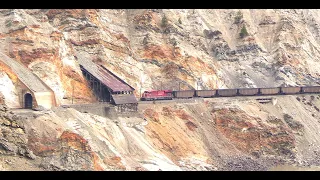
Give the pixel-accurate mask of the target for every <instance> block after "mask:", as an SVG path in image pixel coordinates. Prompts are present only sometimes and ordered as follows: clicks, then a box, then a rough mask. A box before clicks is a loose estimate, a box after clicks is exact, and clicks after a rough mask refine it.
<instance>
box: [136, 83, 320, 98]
mask: <svg viewBox="0 0 320 180" xmlns="http://www.w3.org/2000/svg"><path fill="white" fill-rule="evenodd" d="M304 93H320V86H302V87H274V88H241V89H214V90H184V91H172V90H153V91H145V92H144V93H143V94H142V96H141V100H142V101H153V100H163V99H168V100H172V99H174V98H180V99H182V98H193V97H203V98H212V97H233V96H265V95H286V94H304Z"/></svg>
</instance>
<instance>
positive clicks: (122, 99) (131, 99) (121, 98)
mask: <svg viewBox="0 0 320 180" xmlns="http://www.w3.org/2000/svg"><path fill="white" fill-rule="evenodd" d="M111 96H112V98H113V100H114V103H115V104H116V105H118V104H132V103H138V101H137V99H136V97H135V96H134V95H133V94H112V95H111Z"/></svg>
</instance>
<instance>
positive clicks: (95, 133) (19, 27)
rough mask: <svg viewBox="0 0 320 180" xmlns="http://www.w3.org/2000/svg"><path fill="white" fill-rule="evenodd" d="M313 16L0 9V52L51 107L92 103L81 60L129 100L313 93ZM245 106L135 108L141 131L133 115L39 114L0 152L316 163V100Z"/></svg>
mask: <svg viewBox="0 0 320 180" xmlns="http://www.w3.org/2000/svg"><path fill="white" fill-rule="evenodd" d="M319 18H320V15H319V11H317V10H307V9H303V10H294V9H292V10H285V9H276V10H272V9H265V10H263V9H261V10H246V9H241V10H236V9H233V10H226V9H223V10H219V9H214V10H210V9H202V10H199V9H180V10H179V9H174V10H170V9H165V10H161V9H152V10H149V9H134V10H129V9H127V10H108V9H103V10H95V9H89V10H88V9H82V10H76V9H72V10H63V9H57V10H55V9H49V10H36V9H33V10H23V9H14V10H10V9H9V10H5V9H2V10H0V24H2V26H1V28H0V50H1V52H3V53H4V54H6V55H7V56H9V57H10V58H12V59H15V60H16V61H19V62H20V63H21V64H23V65H25V66H26V67H28V68H29V69H30V70H31V71H32V72H33V73H35V74H36V75H37V76H38V77H39V78H40V79H41V80H43V81H44V82H45V83H46V84H47V85H48V86H49V87H50V88H51V89H52V90H53V91H54V92H55V97H56V99H57V102H58V103H59V104H70V103H71V99H72V95H73V96H74V102H75V103H90V102H95V101H96V99H95V97H94V95H93V93H92V92H91V90H90V88H89V87H88V84H87V83H86V81H85V79H84V77H83V76H82V73H81V70H80V67H79V64H78V62H77V54H78V52H81V53H85V54H87V57H88V58H90V59H91V60H92V61H94V62H95V63H97V64H102V65H104V66H105V67H106V68H108V69H109V70H110V71H112V72H113V73H115V74H116V75H117V76H119V77H121V78H122V79H123V80H125V81H126V82H127V83H128V84H130V85H131V86H133V87H134V88H135V89H136V91H135V95H136V96H137V97H139V92H140V89H141V90H142V91H144V90H150V89H160V88H162V89H175V90H177V89H178V88H179V83H180V85H181V89H190V88H196V89H212V88H237V87H270V86H271V87H273V86H280V85H283V86H289V85H317V84H319V68H318V65H319V63H318V60H319V56H320V54H319V48H320V47H319V43H320V41H319V40H320V39H319V27H318V21H319V20H320V19H319ZM0 62H1V61H0ZM0 70H1V73H0V92H1V94H2V95H3V96H4V99H3V103H5V104H6V105H7V106H8V107H19V106H21V105H19V103H18V101H17V99H18V93H19V92H18V89H19V88H18V84H17V77H16V74H15V73H14V72H12V70H10V69H8V68H7V67H6V66H5V65H4V64H3V63H0ZM73 91H74V92H73ZM308 98H309V99H308ZM303 99H304V100H303ZM217 101H218V100H217ZM221 101H222V100H221ZM291 101H293V102H295V103H294V104H290V103H289V102H291ZM251 103H252V102H251V101H244V102H241V103H240V104H236V105H230V103H228V102H227V100H226V101H222V102H221V104H218V103H214V102H209V100H208V102H207V101H205V102H198V104H197V103H195V104H191V105H186V104H179V103H178V105H154V107H153V108H150V107H143V106H141V107H139V108H140V109H139V111H140V112H141V113H142V114H144V115H145V119H146V120H147V122H148V124H147V125H146V124H144V123H146V122H145V120H143V119H139V118H138V119H134V118H131V120H132V121H133V122H136V124H134V123H133V124H130V123H129V125H128V123H127V122H128V121H130V118H129V119H125V118H124V119H121V118H120V119H118V120H117V121H116V122H117V123H113V120H111V119H105V118H102V117H93V116H91V115H90V116H89V115H88V114H81V113H79V112H77V111H74V110H70V109H68V110H65V111H66V112H63V113H62V112H61V110H59V111H58V110H57V112H53V111H52V112H51V111H50V112H51V113H49V112H47V114H45V113H40V112H39V113H38V114H37V113H36V115H32V118H31V119H29V120H26V121H23V124H24V126H23V127H24V128H25V129H24V130H23V132H22V131H21V132H20V133H23V134H24V135H23V137H24V139H23V140H21V142H20V140H19V141H18V140H12V142H11V141H10V138H9V139H8V138H6V137H4V139H6V140H4V141H5V142H11V143H13V144H14V143H16V144H15V146H14V147H16V148H14V149H16V151H15V150H14V149H12V148H11V150H10V148H9V149H8V148H7V149H6V147H9V146H7V145H2V146H3V147H4V148H2V149H4V150H2V151H1V152H3V153H2V154H4V155H5V156H7V155H6V154H8V152H10V153H11V154H10V153H9V154H10V155H8V156H10V157H11V158H15V157H16V156H15V155H19V152H20V151H19V150H18V149H19V148H20V149H23V150H21V152H22V151H23V153H22V154H21V153H20V155H19V156H25V157H27V155H26V153H27V152H33V154H34V155H35V156H36V157H38V158H35V159H34V160H30V161H29V159H28V157H27V158H26V160H24V163H27V164H28V163H31V164H32V165H30V166H28V167H30V168H31V169H32V168H33V169H37V168H40V169H52V170H54V169H60V170H64V169H67V170H75V169H87V170H110V169H116V170H124V169H126V170H143V169H147V170H158V169H162V170H164V169H175V170H183V169H187V170H191V169H197V168H198V169H199V168H200V169H209V170H214V169H229V170H233V169H237V168H238V169H250V168H253V169H254V168H257V169H267V167H268V166H269V165H271V164H274V163H275V162H286V163H290V162H291V163H300V164H308V163H309V164H310V163H313V164H315V165H316V164H317V163H318V162H313V161H312V159H308V158H307V160H306V157H308V156H310V157H318V155H317V153H318V145H319V143H318V139H317V136H318V134H317V133H318V131H317V130H316V129H317V128H316V127H318V122H317V121H318V119H319V118H318V114H317V113H318V111H319V109H318V106H317V104H313V103H318V97H317V96H313V98H311V96H307V97H304V98H303V97H300V98H299V100H297V99H295V98H294V97H283V98H282V97H281V98H279V101H278V104H277V105H274V106H273V105H272V106H270V107H269V105H267V106H266V107H260V106H261V105H260V104H259V103H254V104H251ZM231 104H232V103H231ZM310 104H311V105H310ZM293 105H294V106H293ZM255 106H258V107H260V108H256V107H255ZM199 107H201V108H199ZM264 108H265V109H264ZM297 108H298V109H299V110H301V113H300V111H299V113H297V112H298V111H296V110H294V109H297ZM199 109H203V111H202V110H201V112H200V111H199ZM257 114H258V115H259V116H257ZM285 114H287V115H285ZM33 116H34V117H33ZM38 116H39V117H38ZM28 117H29V116H28ZM4 119H6V118H4ZM9 119H10V118H9ZM4 122H6V123H4ZM4 122H3V123H2V121H1V123H2V124H1V131H0V132H5V131H6V130H5V129H7V130H8V129H10V132H8V133H7V134H12V136H18V135H17V133H19V132H15V131H16V130H12V128H13V127H11V126H12V123H11V124H8V123H7V121H4ZM119 122H122V123H124V125H121V123H120V124H119ZM55 123H56V124H55ZM78 123H80V125H77V124H78ZM98 124H99V125H98ZM141 124H142V125H141ZM21 127H22V125H21ZM43 127H45V128H43ZM141 127H144V128H142V130H141ZM8 131H9V130H8ZM11 131H12V132H11ZM19 131H20V130H19ZM141 131H142V132H141ZM313 141H315V142H313ZM17 143H18V144H17ZM20 145H21V146H20ZM10 147H13V145H12V146H10ZM306 147H308V148H309V147H310V148H309V149H308V148H307V149H306ZM104 149H106V150H104ZM12 152H14V153H12ZM238 154H241V156H237V155H238ZM31 156H32V155H31ZM17 159H19V158H17ZM2 160H3V161H2ZM6 160H7V159H6V158H4V159H1V161H0V162H5V161H6ZM264 160H266V162H268V163H269V164H268V163H266V164H264V163H262V161H264ZM16 162H18V160H16ZM242 162H251V164H250V163H249V164H250V165H248V167H247V164H245V163H242ZM233 163H235V164H236V165H235V164H233ZM0 164H1V163H0ZM17 164H19V163H17ZM249 166H250V167H249ZM10 167H11V168H15V169H19V167H18V166H14V165H12V164H11V165H10V163H5V165H2V167H1V166H0V169H1V168H4V169H10Z"/></svg>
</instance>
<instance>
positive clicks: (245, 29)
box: [240, 26, 249, 38]
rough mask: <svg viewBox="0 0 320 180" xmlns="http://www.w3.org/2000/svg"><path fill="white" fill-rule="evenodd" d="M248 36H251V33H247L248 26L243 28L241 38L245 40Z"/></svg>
mask: <svg viewBox="0 0 320 180" xmlns="http://www.w3.org/2000/svg"><path fill="white" fill-rule="evenodd" d="M248 35H249V33H248V31H247V28H246V26H243V27H242V28H241V31H240V37H241V38H244V37H246V36H248Z"/></svg>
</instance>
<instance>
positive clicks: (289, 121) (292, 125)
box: [283, 114, 303, 130]
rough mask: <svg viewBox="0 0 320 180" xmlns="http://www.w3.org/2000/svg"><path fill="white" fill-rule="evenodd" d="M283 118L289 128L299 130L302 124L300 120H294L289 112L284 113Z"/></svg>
mask: <svg viewBox="0 0 320 180" xmlns="http://www.w3.org/2000/svg"><path fill="white" fill-rule="evenodd" d="M283 119H284V121H285V122H286V123H287V124H288V126H290V128H292V129H293V130H299V129H301V128H303V125H302V124H301V123H300V122H298V121H295V120H294V119H293V117H292V116H290V115H289V114H284V115H283Z"/></svg>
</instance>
